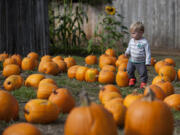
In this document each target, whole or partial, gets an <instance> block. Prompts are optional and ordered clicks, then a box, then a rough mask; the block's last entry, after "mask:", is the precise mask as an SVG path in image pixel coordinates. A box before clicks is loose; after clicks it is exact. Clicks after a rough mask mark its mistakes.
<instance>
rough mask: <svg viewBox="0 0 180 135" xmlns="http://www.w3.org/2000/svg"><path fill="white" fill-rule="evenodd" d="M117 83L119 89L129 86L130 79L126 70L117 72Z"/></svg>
mask: <svg viewBox="0 0 180 135" xmlns="http://www.w3.org/2000/svg"><path fill="white" fill-rule="evenodd" d="M116 83H117V85H118V86H119V87H126V86H128V83H129V78H128V73H127V71H126V69H124V70H122V71H118V72H117V74H116Z"/></svg>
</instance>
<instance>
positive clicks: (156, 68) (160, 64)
mask: <svg viewBox="0 0 180 135" xmlns="http://www.w3.org/2000/svg"><path fill="white" fill-rule="evenodd" d="M165 65H168V63H167V62H165V61H164V60H160V61H157V62H156V64H155V65H154V68H155V71H156V73H158V74H159V70H160V69H161V68H162V67H163V66H165Z"/></svg>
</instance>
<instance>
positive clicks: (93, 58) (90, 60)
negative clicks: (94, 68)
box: [85, 55, 97, 65]
mask: <svg viewBox="0 0 180 135" xmlns="http://www.w3.org/2000/svg"><path fill="white" fill-rule="evenodd" d="M85 63H86V64H88V65H94V64H97V57H96V55H88V56H86V58H85Z"/></svg>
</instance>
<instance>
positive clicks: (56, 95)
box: [0, 49, 180, 135]
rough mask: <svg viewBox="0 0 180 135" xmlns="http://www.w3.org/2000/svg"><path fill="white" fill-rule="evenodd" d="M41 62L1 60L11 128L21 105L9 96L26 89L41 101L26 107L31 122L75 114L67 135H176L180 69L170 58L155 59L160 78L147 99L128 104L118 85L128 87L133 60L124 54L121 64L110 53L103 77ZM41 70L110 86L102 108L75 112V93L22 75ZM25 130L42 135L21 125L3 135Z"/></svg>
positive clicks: (1, 99)
mask: <svg viewBox="0 0 180 135" xmlns="http://www.w3.org/2000/svg"><path fill="white" fill-rule="evenodd" d="M38 60H39V55H38V54H37V53H35V52H31V53H29V54H28V55H27V57H24V58H23V59H22V58H21V56H20V55H18V54H15V55H12V56H8V54H6V53H3V54H0V61H2V62H3V72H2V75H3V76H4V77H6V79H5V81H4V83H3V87H4V89H5V90H7V91H5V90H0V105H1V106H2V107H1V109H0V120H4V121H6V122H9V121H10V120H16V119H18V115H19V105H18V101H17V100H16V99H15V98H14V97H13V96H12V95H11V94H10V93H9V92H8V91H12V90H15V89H18V88H20V87H21V86H22V85H25V86H26V87H33V88H35V89H37V99H31V100H30V101H28V102H27V103H26V104H25V106H24V115H25V119H26V121H27V122H31V123H50V122H53V121H55V120H56V119H57V118H58V115H59V113H69V115H68V116H67V120H66V123H65V127H64V133H65V135H73V134H83V135H86V134H89V133H90V134H99V135H117V126H122V127H123V126H124V128H125V134H126V135H132V134H153V135H156V134H157V135H164V134H168V135H171V134H172V133H173V127H174V126H173V115H172V113H171V110H170V108H169V107H168V106H170V107H172V108H174V109H176V110H178V111H180V94H175V93H174V87H173V85H172V83H171V82H172V81H174V80H175V79H177V80H180V69H179V70H178V71H177V72H176V70H175V68H174V67H175V61H174V60H173V59H171V58H166V59H164V60H161V61H157V62H156V60H155V59H154V58H152V59H151V64H152V65H153V66H154V68H155V71H156V72H157V74H158V75H157V76H156V77H155V78H154V79H153V81H152V84H151V85H149V86H148V87H146V88H145V90H144V94H140V93H137V91H136V90H135V91H133V93H131V94H129V95H127V96H126V97H125V98H123V97H122V94H121V92H120V90H119V89H118V88H117V87H116V86H115V85H113V83H114V82H115V81H116V83H117V85H118V86H119V87H126V86H128V75H127V71H126V68H127V63H128V58H127V57H126V56H125V55H123V54H122V55H120V56H119V57H118V58H116V57H115V51H114V50H113V49H107V50H106V52H105V54H102V55H101V56H100V57H99V67H100V71H99V70H98V69H96V68H89V67H87V66H81V65H76V61H75V59H74V58H73V57H66V58H62V57H61V56H56V57H54V58H52V57H51V56H50V55H45V56H43V57H41V59H40V62H38ZM85 63H86V64H87V65H94V64H97V63H98V60H97V57H96V56H95V55H89V56H87V57H86V58H85ZM36 69H38V71H39V72H40V73H44V74H51V75H58V74H59V73H60V72H67V75H68V77H69V78H71V79H72V78H76V79H77V80H79V81H87V82H95V81H98V82H100V83H103V84H106V85H105V86H103V87H101V88H100V91H99V100H100V102H101V103H102V105H100V104H96V103H91V102H88V98H86V99H85V105H82V106H79V107H75V104H76V103H75V99H74V98H73V96H72V94H71V93H70V92H69V90H68V89H66V88H58V86H57V84H56V82H55V81H54V80H53V79H51V78H46V76H45V75H44V74H40V73H36V74H31V75H29V76H28V77H27V78H26V80H25V81H24V79H23V77H22V76H21V75H20V73H21V70H23V71H26V70H36ZM116 69H117V72H116ZM176 77H177V78H176ZM82 104H83V103H82ZM149 120H151V121H149ZM154 125H156V126H154ZM22 128H28V129H29V130H28V131H29V132H32V134H34V135H40V134H42V133H41V132H40V131H39V130H38V129H37V128H36V127H35V126H33V125H32V124H29V123H19V124H13V125H11V126H10V127H8V128H7V129H5V131H4V132H3V135H10V132H12V131H14V130H15V129H16V130H17V133H18V132H19V133H20V132H21V129H22Z"/></svg>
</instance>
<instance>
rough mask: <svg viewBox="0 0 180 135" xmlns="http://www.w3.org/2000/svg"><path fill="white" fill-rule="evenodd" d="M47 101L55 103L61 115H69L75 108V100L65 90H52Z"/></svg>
mask: <svg viewBox="0 0 180 135" xmlns="http://www.w3.org/2000/svg"><path fill="white" fill-rule="evenodd" d="M48 100H49V101H51V102H52V103H55V104H56V105H57V106H58V107H59V110H60V112H62V113H69V112H70V111H71V110H72V109H73V108H74V107H75V99H74V98H73V96H72V95H71V93H70V92H69V90H68V89H66V88H59V89H56V90H53V92H52V93H51V95H50V96H49V99H48Z"/></svg>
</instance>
